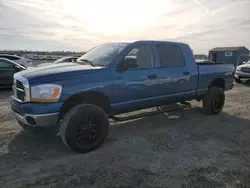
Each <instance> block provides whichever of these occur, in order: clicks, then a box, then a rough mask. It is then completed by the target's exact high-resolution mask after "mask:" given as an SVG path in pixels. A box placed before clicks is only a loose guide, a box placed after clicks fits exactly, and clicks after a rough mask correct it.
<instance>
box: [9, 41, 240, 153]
mask: <svg viewBox="0 0 250 188" xmlns="http://www.w3.org/2000/svg"><path fill="white" fill-rule="evenodd" d="M234 72H235V68H234V66H233V65H230V64H215V63H211V64H209V63H206V64H200V65H199V63H196V62H195V59H194V55H193V53H192V50H191V49H190V47H189V46H188V45H187V44H184V43H175V42H166V41H136V42H133V43H122V42H120V43H119V42H116V43H105V44H101V45H99V46H97V47H95V48H93V49H91V50H90V51H88V52H87V53H86V54H84V55H83V56H81V57H80V58H78V59H77V61H76V62H75V63H62V64H55V65H48V66H42V67H37V68H33V69H28V70H24V71H21V72H19V73H16V74H15V75H14V84H13V96H11V97H10V104H11V109H12V110H13V111H14V113H15V115H16V119H17V121H18V123H19V124H20V125H21V126H22V127H23V128H24V129H32V130H33V129H34V130H35V129H37V128H42V127H57V129H58V132H59V134H60V136H61V138H62V140H63V142H64V143H65V144H66V145H67V146H68V147H69V148H70V149H72V150H74V151H76V152H88V151H91V150H94V149H96V148H98V147H99V146H100V145H101V144H102V143H103V142H104V140H105V139H106V137H107V135H108V130H109V118H113V119H115V120H122V119H120V118H119V117H118V116H119V114H122V113H126V112H131V111H136V110H140V109H145V108H151V107H158V106H163V105H167V104H172V103H177V102H181V103H182V104H185V103H187V101H190V100H193V99H196V100H198V101H200V100H202V103H203V109H204V111H205V112H206V113H208V114H218V113H220V112H221V110H222V108H223V106H224V102H225V94H224V92H225V91H227V90H230V89H232V87H233V80H234ZM151 114H152V112H151ZM151 114H150V115H151ZM137 117H138V116H137ZM131 118H135V117H131ZM127 119H129V117H128V118H127ZM123 120H124V119H123Z"/></svg>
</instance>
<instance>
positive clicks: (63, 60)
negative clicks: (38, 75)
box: [37, 56, 78, 67]
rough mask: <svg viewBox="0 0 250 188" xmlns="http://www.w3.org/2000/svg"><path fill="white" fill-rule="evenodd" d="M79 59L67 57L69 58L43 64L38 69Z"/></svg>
mask: <svg viewBox="0 0 250 188" xmlns="http://www.w3.org/2000/svg"><path fill="white" fill-rule="evenodd" d="M77 58H78V57H73V56H67V57H62V58H59V59H57V60H56V61H54V62H52V63H42V64H40V65H37V66H38V67H41V66H45V65H51V64H59V63H71V62H73V61H75V60H76V59H77Z"/></svg>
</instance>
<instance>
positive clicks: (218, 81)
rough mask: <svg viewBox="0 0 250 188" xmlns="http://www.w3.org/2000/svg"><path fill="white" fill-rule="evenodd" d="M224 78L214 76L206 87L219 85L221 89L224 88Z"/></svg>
mask: <svg viewBox="0 0 250 188" xmlns="http://www.w3.org/2000/svg"><path fill="white" fill-rule="evenodd" d="M225 83H226V82H225V80H224V79H223V78H215V79H214V80H213V81H212V82H211V84H210V85H209V87H208V88H211V87H219V88H222V89H223V90H224V89H225Z"/></svg>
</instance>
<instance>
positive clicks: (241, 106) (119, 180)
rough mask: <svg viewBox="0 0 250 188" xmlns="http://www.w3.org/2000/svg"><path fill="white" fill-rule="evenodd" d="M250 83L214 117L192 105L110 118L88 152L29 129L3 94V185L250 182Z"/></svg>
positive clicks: (242, 186) (116, 187) (187, 187)
mask: <svg viewBox="0 0 250 188" xmlns="http://www.w3.org/2000/svg"><path fill="white" fill-rule="evenodd" d="M249 85H250V84H248V83H245V84H241V85H239V84H236V85H235V87H234V89H233V90H231V91H229V92H227V99H226V104H225V107H224V110H223V112H222V113H221V114H219V115H216V116H209V115H205V114H203V113H202V110H201V108H200V104H199V103H197V102H195V101H194V102H192V108H191V109H187V110H181V111H178V112H172V113H170V114H161V115H156V116H151V117H146V118H141V119H138V120H134V121H129V122H124V123H115V122H112V126H111V127H110V132H109V136H108V139H107V140H106V142H105V143H104V144H103V145H102V146H101V147H100V148H99V149H97V150H95V151H93V152H90V153H87V154H77V153H74V152H71V151H69V150H68V149H67V148H66V147H65V146H64V145H63V144H62V142H61V140H60V137H55V136H53V135H51V134H49V133H41V134H37V135H34V134H28V133H26V132H24V131H23V130H22V128H20V127H19V126H18V124H17V123H16V121H15V118H14V117H13V115H12V114H11V112H10V109H9V106H8V96H9V95H10V93H11V91H6V90H1V91H0V105H1V109H0V120H1V123H0V187H1V188H4V187H6V188H7V187H8V188H10V187H11V188H12V187H36V188H41V187H59V188H64V187H65V188H66V187H67V188H68V187H103V188H104V187H107V188H122V187H124V188H125V187H141V188H142V187H143V188H144V187H150V188H151V187H171V188H172V187H183V188H191V187H193V188H198V187H200V188H208V187H209V188H210V187H214V188H216V187H227V188H232V187H239V188H247V187H250V138H249V137H250V116H249V110H250V87H249Z"/></svg>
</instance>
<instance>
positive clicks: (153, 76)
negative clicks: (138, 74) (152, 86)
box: [148, 74, 157, 79]
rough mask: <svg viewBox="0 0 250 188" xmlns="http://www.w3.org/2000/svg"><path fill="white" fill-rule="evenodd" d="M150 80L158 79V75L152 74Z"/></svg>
mask: <svg viewBox="0 0 250 188" xmlns="http://www.w3.org/2000/svg"><path fill="white" fill-rule="evenodd" d="M148 78H149V79H155V78H157V75H156V74H150V75H148Z"/></svg>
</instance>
